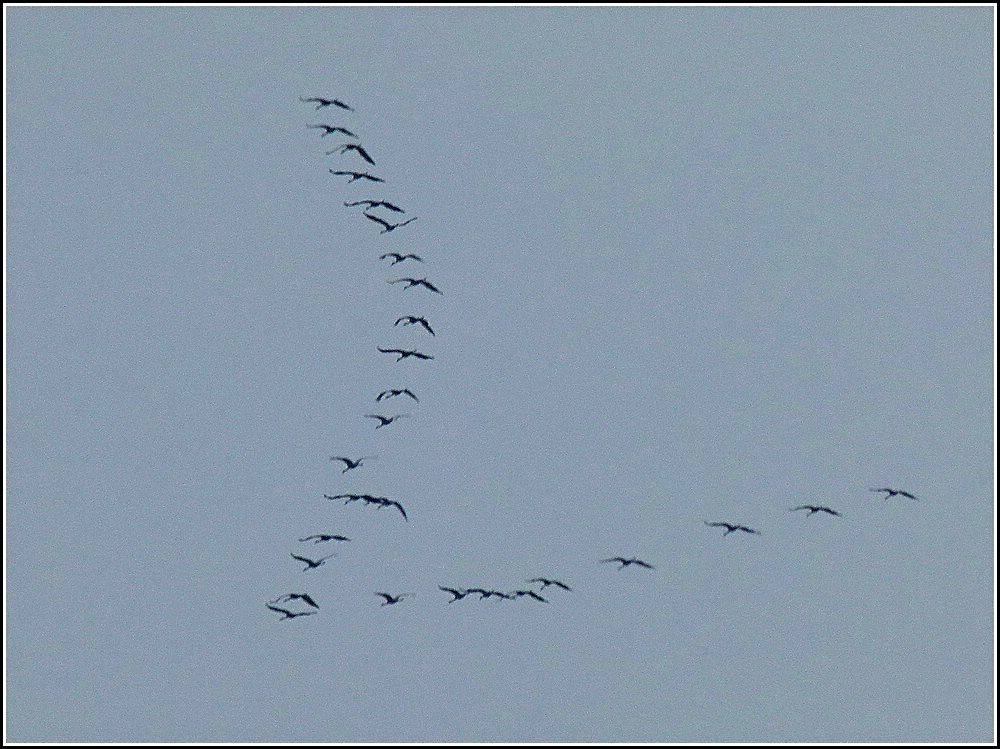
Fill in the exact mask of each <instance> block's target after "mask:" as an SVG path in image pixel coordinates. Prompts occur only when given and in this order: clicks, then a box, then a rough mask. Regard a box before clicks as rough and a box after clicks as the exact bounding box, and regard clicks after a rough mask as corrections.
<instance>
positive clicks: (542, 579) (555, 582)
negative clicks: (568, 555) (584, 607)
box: [528, 560, 617, 591]
mask: <svg viewBox="0 0 1000 749" xmlns="http://www.w3.org/2000/svg"><path fill="white" fill-rule="evenodd" d="M615 561H617V560H615ZM528 582H529V583H541V584H542V590H545V589H546V588H547V587H549V586H550V585H555V586H557V587H559V588H562V589H563V590H570V591H571V590H573V589H572V588H571V587H569V586H568V585H567V584H566V583H562V582H559V581H558V580H549V579H548V578H547V577H533V578H531V579H530V580H528Z"/></svg>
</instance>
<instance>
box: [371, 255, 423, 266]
mask: <svg viewBox="0 0 1000 749" xmlns="http://www.w3.org/2000/svg"><path fill="white" fill-rule="evenodd" d="M386 258H392V262H391V263H390V265H396V264H397V263H401V262H403V261H404V260H416V261H417V262H418V263H422V262H424V259H423V258H422V257H420V256H419V255H414V254H413V253H412V252H409V253H407V254H406V255H400V254H399V253H398V252H387V253H385V254H384V255H379V256H378V259H379V260H385V259H386Z"/></svg>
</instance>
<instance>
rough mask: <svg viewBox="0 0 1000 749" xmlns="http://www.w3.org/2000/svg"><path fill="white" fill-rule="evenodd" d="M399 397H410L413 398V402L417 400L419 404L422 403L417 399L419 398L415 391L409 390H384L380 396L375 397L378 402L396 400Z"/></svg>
mask: <svg viewBox="0 0 1000 749" xmlns="http://www.w3.org/2000/svg"><path fill="white" fill-rule="evenodd" d="M397 395H408V396H410V397H411V398H413V400H415V401H416V402H417V403H419V402H420V399H419V398H417V396H416V395H414V394H413V391H412V390H410V389H409V388H399V389H391V390H383V391H382V392H381V393H379V394H378V395H376V396H375V400H376V401H382V400H384V399H386V398H394V397H396V396H397Z"/></svg>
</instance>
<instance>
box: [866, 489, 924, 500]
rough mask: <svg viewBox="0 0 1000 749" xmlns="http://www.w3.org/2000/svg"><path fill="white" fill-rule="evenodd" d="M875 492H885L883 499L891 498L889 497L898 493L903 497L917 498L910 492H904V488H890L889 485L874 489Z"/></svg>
mask: <svg viewBox="0 0 1000 749" xmlns="http://www.w3.org/2000/svg"><path fill="white" fill-rule="evenodd" d="M871 491H873V492H885V496H884V497H883V498H882V499H889V497H895V496H896V495H897V494H898V495H900V496H901V497H906V498H907V499H916V497H914V496H913V495H912V494H910V493H909V492H904V491H903V490H902V489H889V488H888V487H886V488H884V489H872V490H871Z"/></svg>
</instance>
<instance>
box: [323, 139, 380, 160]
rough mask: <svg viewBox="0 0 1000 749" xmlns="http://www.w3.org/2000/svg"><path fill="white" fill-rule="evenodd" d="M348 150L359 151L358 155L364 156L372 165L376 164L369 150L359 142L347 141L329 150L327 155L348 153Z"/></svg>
mask: <svg viewBox="0 0 1000 749" xmlns="http://www.w3.org/2000/svg"><path fill="white" fill-rule="evenodd" d="M351 137H352V138H357V137H358V136H356V135H352V136H351ZM348 151H357V152H358V156H360V157H361V158H363V159H364V160H365V161H367V162H368V163H369V164H371V165H372V166H375V162H374V161H373V160H372V157H371V156H369V155H368V152H367V151H366V150H365V149H363V148H362V147H361V146H359V145H358V144H357V143H345V144H344V145H342V146H337V147H336V148H334V149H333V150H332V151H327V152H326V155H327V156H329V155H330V154H333V153H347V152H348Z"/></svg>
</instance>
